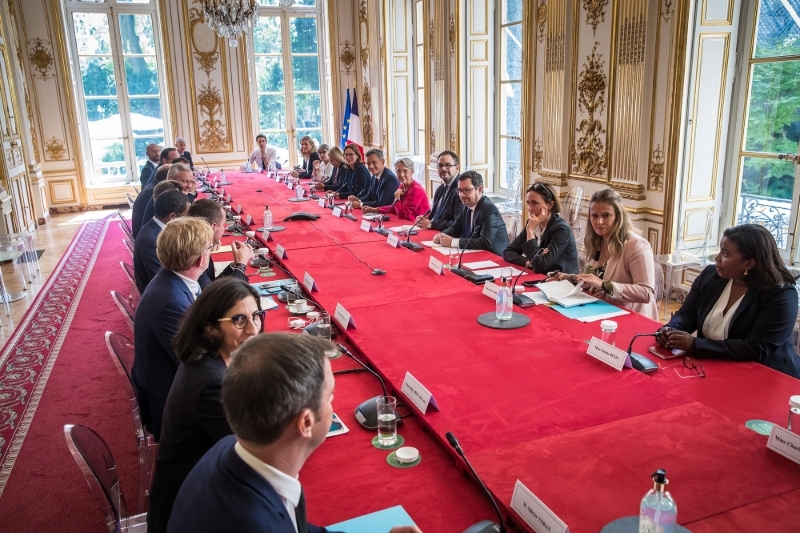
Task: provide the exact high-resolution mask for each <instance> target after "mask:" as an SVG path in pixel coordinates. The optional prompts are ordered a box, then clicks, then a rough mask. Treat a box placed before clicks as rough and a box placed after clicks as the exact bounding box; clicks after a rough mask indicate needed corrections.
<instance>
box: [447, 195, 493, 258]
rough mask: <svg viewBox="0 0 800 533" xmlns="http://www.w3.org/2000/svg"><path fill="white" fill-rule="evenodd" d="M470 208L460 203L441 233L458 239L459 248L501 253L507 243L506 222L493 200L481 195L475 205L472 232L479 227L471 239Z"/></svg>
mask: <svg viewBox="0 0 800 533" xmlns="http://www.w3.org/2000/svg"><path fill="white" fill-rule="evenodd" d="M469 217H470V210H469V208H468V207H467V206H465V205H464V204H461V211H460V213H459V215H458V217H457V218H456V220H455V222H454V223H453V225H452V226H450V227H449V228H447V229H446V230H444V231H443V232H442V233H444V234H445V235H449V236H451V237H454V238H456V239H461V240H460V241H459V247H460V248H469V249H471V250H489V251H490V252H492V253H494V254H497V255H503V250H505V248H506V246H507V245H508V233H506V223H505V222H503V217H501V216H500V211H498V210H497V206H495V205H494V202H492V201H491V200H489V198H487V197H486V196H481V199H480V200H478V203H477V204H476V205H475V215H474V217H473V219H472V225H471V227H472V232H474V231H475V229H477V228H480V231H479V232H478V233H476V234H475V235H474V236H473V237H472V239H470V234H471V232H470V231H468V230H469V228H470V221H469Z"/></svg>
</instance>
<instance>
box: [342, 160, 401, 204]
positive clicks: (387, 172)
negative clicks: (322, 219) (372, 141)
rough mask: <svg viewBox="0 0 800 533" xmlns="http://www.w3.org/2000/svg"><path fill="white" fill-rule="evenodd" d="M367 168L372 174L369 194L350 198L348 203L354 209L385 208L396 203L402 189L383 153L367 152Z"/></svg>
mask: <svg viewBox="0 0 800 533" xmlns="http://www.w3.org/2000/svg"><path fill="white" fill-rule="evenodd" d="M366 157H367V168H368V169H369V173H370V174H372V178H373V179H372V185H370V188H369V191H368V192H367V194H364V195H362V196H361V197H360V198H358V197H356V196H350V197H349V198H348V201H350V202H352V203H353V207H354V208H356V209H361V208H362V207H364V206H366V207H383V206H386V205H392V204H393V203H394V193H396V192H397V189H399V188H400V180H398V179H397V175H396V174H395V173H394V172H393V171H392V169H390V168H389V167H387V166H386V158H385V157H384V156H383V152H381V151H380V150H378V149H373V150H370V151H369V152H367V156H366Z"/></svg>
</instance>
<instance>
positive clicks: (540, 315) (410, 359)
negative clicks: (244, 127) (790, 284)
mask: <svg viewBox="0 0 800 533" xmlns="http://www.w3.org/2000/svg"><path fill="white" fill-rule="evenodd" d="M213 177H215V175H212V176H211V179H213ZM227 178H228V180H229V181H230V182H231V183H232V184H231V185H227V186H224V192H225V195H226V196H227V195H228V194H230V196H231V198H232V201H231V205H232V206H233V208H234V209H237V208H238V206H239V205H241V207H242V209H243V213H244V214H243V216H244V217H245V218H246V216H247V215H248V214H249V215H251V216H252V217H253V219H254V220H255V223H254V224H253V225H252V229H255V228H257V227H260V226H261V225H262V224H261V222H262V220H261V218H262V212H263V210H264V206H265V205H269V207H270V210H271V211H272V212H273V216H274V219H275V222H274V223H275V224H276V225H277V224H280V225H283V226H285V228H286V229H285V230H284V231H280V232H274V233H272V234H271V237H272V239H273V240H270V241H269V242H267V243H266V245H267V247H269V248H270V249H271V250H272V251H273V252H274V251H275V249H276V246H277V245H280V246H282V247H283V249H284V250H285V253H286V258H285V259H280V260H279V263H280V265H282V266H283V268H285V269H286V270H287V271H288V272H290V273H291V274H292V276H293V277H294V278H296V279H298V280H299V281H300V282H302V280H303V277H304V275H305V274H306V273H308V274H309V275H310V276H312V277H313V279H314V281H315V282H316V284H317V289H318V290H317V291H316V292H313V293H312V294H310V295H309V296H310V298H311V299H312V300H314V301H315V302H317V303H318V304H319V305H320V306H321V307H322V308H323V309H324V310H326V311H328V312H329V313H330V314H331V316H332V317H333V314H334V311H335V309H336V306H337V304H341V305H342V306H344V307H345V308H346V310H347V311H348V312H349V313H350V314H351V316H352V318H353V321H354V323H355V328H349V329H346V330H344V329H340V331H339V337H338V339H344V340H345V342H346V343H347V344H348V346H350V347H351V349H352V350H353V351H354V353H355V354H356V355H358V356H360V357H362V358H363V359H364V360H365V361H367V362H368V364H370V365H371V366H372V367H373V368H375V369H376V370H377V372H378V373H380V375H381V376H382V377H383V379H384V380H385V381H386V384H387V387H389V388H390V389H392V390H393V391H394V395H395V396H397V397H398V401H399V402H403V403H404V404H405V405H406V406H407V407H406V408H405V409H407V410H410V411H412V412H413V414H414V415H415V416H409V417H407V418H405V419H404V424H403V425H402V426H400V428H399V433H400V434H401V435H402V436H403V437H404V438H405V440H406V445H408V446H414V447H416V448H418V449H419V450H420V452H421V455H422V458H423V459H422V462H421V463H420V465H418V466H416V467H414V468H409V469H395V468H393V467H391V466H389V465H388V464H387V463H386V455H387V453H388V452H385V451H381V450H377V449H375V448H374V447H372V445H371V443H370V441H371V439H372V437H373V436H374V435H373V433H372V432H368V431H366V430H364V429H363V428H361V427H360V426H359V425H358V423H357V422H356V420H355V418H354V416H353V409H354V407H355V406H356V405H358V404H359V403H360V402H361V401H363V400H364V399H366V398H370V397H372V396H375V395H377V394H380V385H379V384H378V382H377V380H375V379H374V378H373V377H372V376H370V375H369V374H366V373H360V374H344V375H340V376H337V381H336V392H335V399H334V408H335V411H336V413H337V414H338V415H339V416H340V417H341V418H342V419H343V421H344V422H345V424H346V425H347V426H348V427H349V429H350V432H349V433H347V434H345V435H342V436H337V437H331V438H329V439H328V440H327V441H326V442H325V443H324V445H323V446H321V447H320V448H319V449H318V450H317V451H316V452H315V453H314V454H313V455H312V456H311V458H310V459H309V461H308V462H307V463H306V465H305V467H304V468H303V471H302V473H301V481H302V483H303V486H304V491H305V494H306V496H307V500H308V510H309V511H308V512H309V519H310V521H311V522H313V523H316V524H319V525H327V524H331V523H336V522H339V521H342V520H345V519H348V518H352V517H355V516H360V515H362V514H366V513H370V512H374V511H377V510H380V509H384V508H387V507H391V506H394V505H403V507H404V508H405V509H406V511H408V513H409V514H410V515H411V517H412V518H413V519H414V520H415V522H416V523H417V525H418V526H420V527H421V529H422V531H424V532H426V533H431V532H449V531H453V532H460V531H463V530H464V529H466V528H467V527H468V526H469V525H471V524H473V523H475V522H477V521H478V520H481V519H494V512H493V510H492V508H491V506H490V504H489V502H488V501H487V499H486V498H485V496H484V495H483V493H482V492H481V490H480V488H479V486H478V485H477V483H475V482H474V481H473V480H472V479H471V478H470V477H469V474H468V473H467V471H466V468H465V466H464V464H463V461H462V460H461V459H460V458H459V457H458V456H457V455H456V454H455V452H454V451H453V450H452V449H451V448H450V447H449V445H448V444H447V441H446V439H445V433H446V432H448V431H453V432H454V433H455V434H456V436H457V437H458V438H459V440H460V442H461V445H462V447H463V449H464V450H465V452H466V454H467V457H468V458H469V459H470V461H471V463H472V464H473V465H474V467H475V469H476V470H477V471H478V473H479V474H480V476H481V478H482V479H483V481H484V482H485V484H486V485H487V487H488V489H489V490H490V491H491V492H492V494H493V495H494V497H495V498H496V499H497V501H498V504H499V505H500V506H501V510H502V511H503V513H504V515H505V516H506V519H507V523H508V522H510V523H513V524H516V526H517V527H519V528H520V529H521V530H524V531H531V529H530V528H529V527H528V526H527V525H526V524H525V523H524V522H523V521H522V520H521V519H520V517H519V515H517V514H516V513H515V511H513V510H511V497H512V492H513V490H514V486H515V482H516V481H517V480H519V481H521V482H522V483H523V484H524V485H525V486H526V487H527V488H528V489H530V490H531V491H532V492H533V493H534V494H535V495H536V497H538V498H539V499H540V500H541V501H542V502H543V503H544V504H545V505H546V506H547V507H549V508H550V510H551V511H552V512H553V513H555V514H556V515H558V517H559V518H560V519H562V520H563V521H564V522H565V523H566V524H567V525H568V527H569V530H570V531H571V532H573V533H575V532H597V531H600V529H601V528H602V527H603V526H604V525H605V524H607V523H608V522H611V521H612V520H615V519H617V518H620V517H624V516H630V515H638V509H639V503H640V500H641V498H642V496H643V495H644V493H645V492H646V491H647V490H649V489H650V488H651V487H652V483H651V480H650V477H649V476H650V474H651V473H652V472H653V471H655V470H656V469H658V468H664V469H666V470H667V473H668V474H667V477H668V478H669V480H670V485H669V487H668V489H669V490H670V492H671V493H672V494H673V496H674V497H675V499H676V501H677V504H678V510H679V512H678V522H679V523H680V524H682V525H684V526H685V527H687V528H688V529H690V530H691V531H693V532H694V533H700V532H726V533H728V532H738V531H741V532H745V531H747V532H761V531H765V532H766V531H769V532H783V531H785V532H797V531H800V465H798V464H795V463H793V462H791V461H790V460H788V459H786V458H784V457H783V456H781V455H779V454H777V453H775V452H773V451H771V450H768V449H767V448H766V441H767V438H766V437H765V436H762V435H759V434H757V433H756V432H754V431H752V430H750V429H748V428H747V427H745V425H744V423H745V422H746V421H748V420H751V419H758V420H767V421H770V422H774V423H777V424H780V425H782V426H784V427H785V424H786V420H787V418H788V399H789V397H790V396H792V395H796V394H800V381H798V380H796V379H793V378H791V377H789V376H786V375H783V374H781V373H779V372H775V371H773V370H771V369H769V368H766V367H764V366H762V365H759V364H757V363H731V362H726V361H710V360H704V361H702V364H703V366H704V367H705V371H706V377H705V378H703V379H683V378H681V377H680V376H679V375H678V373H677V372H675V371H674V370H673V369H672V368H669V369H663V370H659V371H657V372H655V373H653V374H648V375H645V374H643V373H640V372H637V371H634V370H623V371H621V372H620V371H616V370H614V369H613V368H611V367H609V366H607V365H605V364H603V363H602V362H600V361H598V360H596V359H594V358H592V357H591V356H589V355H587V354H586V350H587V343H586V341H587V340H588V339H590V338H591V337H592V336H599V335H598V333H599V326H598V324H597V323H582V322H579V321H575V320H570V319H568V318H566V317H564V316H562V315H560V314H559V313H557V312H556V311H554V310H552V309H550V308H548V307H546V306H535V307H529V308H525V309H520V308H516V307H515V311H516V312H518V313H522V314H524V315H526V316H527V317H528V318H530V321H531V322H530V324H529V325H527V326H525V327H523V328H521V329H517V330H496V329H489V328H485V327H482V326H480V325H479V324H478V323H477V321H476V317H477V316H478V315H480V314H482V313H486V312H491V311H493V310H494V306H495V304H494V301H493V300H491V299H490V298H488V297H487V296H484V295H482V293H481V287H480V286H476V285H473V284H471V283H469V282H468V281H466V280H464V279H462V278H459V277H457V276H455V275H452V274H450V273H449V272H447V271H446V272H445V274H444V275H438V274H436V273H435V272H433V271H432V270H431V269H430V268H429V266H428V261H429V257H430V256H431V255H432V254H433V255H435V256H436V257H437V258H439V259H443V258H444V256H441V255H439V254H438V253H437V252H434V251H432V250H431V249H429V248H427V247H426V248H425V249H424V250H422V251H420V252H417V253H414V252H411V251H409V250H407V249H405V248H393V247H391V246H389V245H388V244H387V242H386V237H385V236H382V235H379V234H376V233H373V232H366V231H363V230H362V229H361V228H360V223H361V218H360V211H358V210H356V211H355V214H356V215H357V216H358V221H352V220H349V219H347V218H337V217H335V216H333V214H332V212H331V210H330V209H325V208H322V207H319V206H318V205H317V202H316V201H313V200H311V201H305V202H291V201H289V199H290V198H294V197H295V193H294V191H292V190H289V189H288V187H287V185H286V184H285V183H278V182H276V181H275V180H274V179H271V178H268V177H267V176H266V175H264V174H259V173H238V172H229V173H227ZM297 211H307V212H310V213H315V214H319V215H321V218H320V219H318V220H316V221H313V222H311V221H289V222H282V220H283V218H284V217H286V216H288V215H289V214H291V213H293V212H297ZM408 223H409V222H408V221H400V220H397V218H396V217H394V216H392V220H391V221H389V222H387V223H386V226H389V227H391V226H396V225H403V224H408ZM434 234H435V232H434V231H431V230H424V231H420V232H419V234H417V235H414V236H413V237H412V239H413V240H415V241H418V242H419V241H424V240H431V239H432V238H433V235H434ZM260 236H261V235H260V234H259V235H258V237H259V238H260ZM230 240H231V239H228V238H226V240H225V241H223V242H224V243H227V242H230ZM237 240H242V238H241V237H239V238H237ZM464 257H465V258H466V259H465V262H466V261H480V260H489V259H491V260H493V261H495V262H496V263H498V264H500V265H501V266H509V265H508V264H507V263H505V262H504V261H503V260H502V259H501V258H499V257H497V256H495V255H493V254H491V253H490V252H477V253H470V254H467V255H465V256H464ZM229 258H230V254H229V253H228V254H226V255H225V256H224V257H223V256H217V259H216V260H217V261H221V260H223V259H228V260H229ZM444 259H445V260H446V258H444ZM375 268H379V269H381V270H383V271H385V275H374V274H373V273H372V272H373V269H375ZM248 273H249V274H252V277H251V278H250V279H251V282H252V283H255V282H258V281H260V280H263V281H270V280H273V279H276V278H260V277H258V274H257V273H255V269H252V268H250V270H248ZM536 277H541V276H537V275H532V274H529V275H525V276H523V277H522V280H525V279H534V278H536ZM288 317H289V313H288V311H286V310H285V309H284V308H283V306H281V308H280V309H279V310H276V311H274V312H270V313H269V314H268V316H267V320H266V324H265V327H266V330H267V331H286V330H288V328H287V319H288ZM615 320H616V321H617V323H618V324H619V328H618V330H617V337H616V339H617V345H618V346H623V347H626V346H627V345H628V343H629V342H630V339H632V338H633V335H635V334H637V333H647V332H653V331H655V330H656V329H657V328H658V327H660V324H658V323H657V322H654V321H652V320H650V319H648V318H645V317H643V316H641V315H637V314H635V313H631V314H628V315H625V316H620V317H617V318H616V319H615ZM334 323H335V322H334ZM336 325H338V324H336ZM652 344H653V339H652V338H641V339H639V340H637V342H636V344H635V346H634V349H635V350H636V351H637V352H638V353H647V348H648V347H649V346H650V345H652ZM651 359H653V360H654V361H655V362H657V363H659V364H660V366H662V367H664V366H668V365H671V364H673V363H674V362H675V360H673V361H660V360H658V359H657V358H655V357H653V356H651ZM677 361H680V360H677ZM332 363H333V369H334V371H337V370H342V369H348V368H353V367H355V366H356V365H355V363H353V361H351V360H349V359H347V358H344V357H343V358H340V359H337V360H334V361H333V362H332ZM406 372H411V373H412V374H413V375H414V377H415V378H417V379H418V380H419V381H420V382H421V383H422V384H423V385H424V386H425V387H426V388H427V389H429V390H430V392H431V393H432V394H433V396H434V398H435V400H436V402H437V404H438V406H439V408H440V410H439V411H431V410H428V412H427V413H426V414H422V413H421V412H420V411H419V410H418V409H416V407H414V406H413V405H412V404H411V402H409V401H408V399H407V398H406V397H405V396H404V395H403V393H402V392H400V391H401V387H402V383H403V380H404V378H405V375H406ZM390 394H391V392H390ZM404 412H405V411H404Z"/></svg>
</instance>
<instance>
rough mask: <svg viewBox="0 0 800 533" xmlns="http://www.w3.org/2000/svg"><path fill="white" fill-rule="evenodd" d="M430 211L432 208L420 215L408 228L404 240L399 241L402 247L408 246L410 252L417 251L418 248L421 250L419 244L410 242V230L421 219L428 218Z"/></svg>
mask: <svg viewBox="0 0 800 533" xmlns="http://www.w3.org/2000/svg"><path fill="white" fill-rule="evenodd" d="M431 212H432V209H428V212H427V213H425V214H424V215H422V217H420V218H419V219H418V220H417V221H416V222H414V225H413V226H411V227H410V228H409V229H408V235H407V236H406V240H404V241H403V242H401V243H400V246H402V247H403V248H408V249H409V250H411V251H412V252H419V251H420V250H422V245H421V244H419V243H416V242H411V232H412V231H413V230H414V228H416V227H417V226H418V225H419V223H420V222H421V221H422V219H423V218H428V217H429V216H430V215H431Z"/></svg>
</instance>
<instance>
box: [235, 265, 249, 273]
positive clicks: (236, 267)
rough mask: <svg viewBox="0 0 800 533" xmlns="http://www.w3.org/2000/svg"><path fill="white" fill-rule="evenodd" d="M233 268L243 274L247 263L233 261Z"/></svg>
mask: <svg viewBox="0 0 800 533" xmlns="http://www.w3.org/2000/svg"><path fill="white" fill-rule="evenodd" d="M233 269H234V270H238V271H239V272H241V273H242V274H244V273H245V271H246V270H247V265H245V264H244V263H234V264H233Z"/></svg>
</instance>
